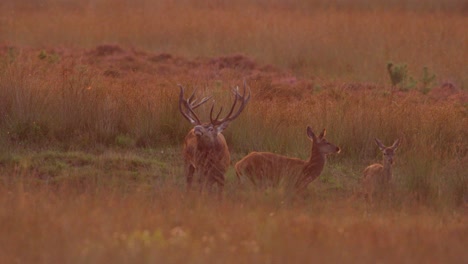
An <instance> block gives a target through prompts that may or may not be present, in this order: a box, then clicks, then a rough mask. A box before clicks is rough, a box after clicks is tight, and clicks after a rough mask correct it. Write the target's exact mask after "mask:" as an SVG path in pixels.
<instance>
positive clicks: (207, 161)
mask: <svg viewBox="0 0 468 264" xmlns="http://www.w3.org/2000/svg"><path fill="white" fill-rule="evenodd" d="M212 138H213V139H215V140H214V141H213V142H209V143H208V142H204V140H203V139H200V137H197V135H196V134H195V128H193V129H192V130H190V132H189V133H188V134H187V136H186V137H185V141H184V148H183V154H184V160H185V174H186V178H187V187H188V188H189V189H190V188H191V187H192V182H193V177H194V174H195V173H196V174H197V175H196V178H197V179H198V184H207V185H213V184H214V183H217V184H218V185H219V186H220V188H222V187H223V186H224V174H225V173H226V171H227V169H228V168H229V165H230V162H231V156H230V153H229V149H228V146H227V143H226V140H225V139H224V136H223V135H222V134H218V135H217V136H216V137H212Z"/></svg>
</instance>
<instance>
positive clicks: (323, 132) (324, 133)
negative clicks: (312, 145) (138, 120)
mask: <svg viewBox="0 0 468 264" xmlns="http://www.w3.org/2000/svg"><path fill="white" fill-rule="evenodd" d="M326 135H327V130H326V129H325V128H324V129H323V131H322V133H320V135H319V138H320V139H322V138H323V137H325V136H326Z"/></svg>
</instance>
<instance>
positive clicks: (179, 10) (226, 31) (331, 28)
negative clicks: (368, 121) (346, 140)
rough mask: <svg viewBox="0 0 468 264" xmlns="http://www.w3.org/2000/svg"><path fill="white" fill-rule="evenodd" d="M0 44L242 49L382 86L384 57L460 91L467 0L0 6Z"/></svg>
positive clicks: (26, 0)
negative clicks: (428, 73)
mask: <svg viewBox="0 0 468 264" xmlns="http://www.w3.org/2000/svg"><path fill="white" fill-rule="evenodd" d="M0 10H1V17H2V18H1V20H0V26H1V28H2V30H0V40H2V42H6V43H11V44H14V45H27V46H34V47H44V46H68V47H70V46H71V47H84V48H91V47H94V46H95V45H99V44H103V43H118V44H120V45H124V46H127V47H136V48H139V49H144V50H147V51H151V52H156V53H158V52H168V53H171V54H177V55H181V56H184V57H189V58H193V57H198V56H209V57H213V56H221V55H226V54H232V53H243V54H245V55H247V56H249V57H252V58H253V59H255V60H258V61H259V62H261V63H265V64H274V65H277V66H281V67H285V68H288V69H291V70H293V71H294V72H295V73H296V74H298V75H301V76H307V77H314V78H325V79H327V80H330V79H337V80H344V81H365V82H369V81H371V82H379V83H386V82H387V80H388V76H387V72H386V71H385V64H386V62H387V61H394V62H404V63H407V64H408V65H409V70H410V72H411V74H412V75H413V76H415V77H417V78H419V77H420V76H421V74H422V68H423V67H424V66H427V67H428V68H429V69H430V71H432V72H434V73H436V74H437V77H438V81H439V82H440V81H451V82H455V83H456V84H457V85H458V86H460V87H466V85H467V82H468V80H467V74H466V72H468V66H467V64H466V62H465V61H466V59H465V58H467V57H468V48H467V46H468V45H467V41H468V40H467V38H468V34H467V33H466V30H465V28H466V24H467V12H468V11H467V10H468V7H467V4H466V1H462V0H449V1H422V0H411V1H399V0H393V1H367V0H360V1H346V0H345V1H320V0H315V1H303V0H295V1H280V0H273V1H263V0H259V1H255V0H254V1H242V0H241V1H235V2H233V1H220V0H213V1H211V0H209V1H203V2H201V1H147V0H138V1H125V0H115V1H106V0H103V1H93V0H85V1H69V0H45V1H30V0H20V1H8V0H6V1H2V3H1V4H0Z"/></svg>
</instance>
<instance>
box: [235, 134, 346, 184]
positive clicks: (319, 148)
mask: <svg viewBox="0 0 468 264" xmlns="http://www.w3.org/2000/svg"><path fill="white" fill-rule="evenodd" d="M325 133H326V131H325V129H324V130H323V132H322V133H321V134H320V136H319V137H316V136H315V134H314V133H313V132H312V129H311V128H310V127H307V134H308V136H309V138H310V139H311V140H312V142H313V143H312V150H311V155H310V158H309V159H308V160H307V161H304V160H301V159H298V158H290V157H286V156H282V155H277V154H274V153H270V152H252V153H250V154H249V155H247V156H245V157H244V158H243V159H242V160H240V161H239V162H237V163H236V165H235V169H236V173H237V177H238V178H239V181H240V180H241V177H242V176H246V177H247V178H248V179H249V180H250V181H251V182H252V183H253V184H254V185H255V186H257V187H259V186H265V185H272V186H278V185H280V184H281V183H284V184H285V185H286V187H292V188H293V189H294V190H296V191H302V190H304V189H306V188H307V186H308V185H309V183H311V182H312V181H313V180H315V179H316V178H317V177H318V176H320V174H321V172H322V170H323V168H324V166H325V161H326V155H327V154H331V153H339V152H340V148H339V147H337V146H335V145H333V144H331V143H329V142H328V141H327V140H326V139H325V138H324V136H325Z"/></svg>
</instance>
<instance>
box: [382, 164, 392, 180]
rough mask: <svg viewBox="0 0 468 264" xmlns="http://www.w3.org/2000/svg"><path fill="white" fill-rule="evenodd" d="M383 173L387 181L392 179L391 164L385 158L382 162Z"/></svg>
mask: <svg viewBox="0 0 468 264" xmlns="http://www.w3.org/2000/svg"><path fill="white" fill-rule="evenodd" d="M383 175H384V176H385V179H386V180H387V181H390V180H391V179H392V164H390V163H389V162H387V161H385V160H384V162H383Z"/></svg>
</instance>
